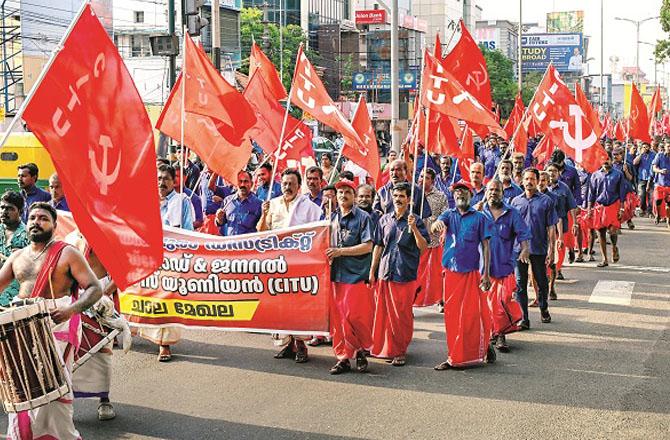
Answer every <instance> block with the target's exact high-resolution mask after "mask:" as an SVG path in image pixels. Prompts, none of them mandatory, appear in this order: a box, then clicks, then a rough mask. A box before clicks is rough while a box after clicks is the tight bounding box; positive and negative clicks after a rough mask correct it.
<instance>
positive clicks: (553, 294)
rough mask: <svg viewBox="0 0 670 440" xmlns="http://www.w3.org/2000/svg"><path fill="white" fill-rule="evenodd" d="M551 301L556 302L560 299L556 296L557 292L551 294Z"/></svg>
mask: <svg viewBox="0 0 670 440" xmlns="http://www.w3.org/2000/svg"><path fill="white" fill-rule="evenodd" d="M549 299H550V300H552V301H556V300H557V299H558V297H557V296H556V292H555V291H554V290H552V291H551V292H549Z"/></svg>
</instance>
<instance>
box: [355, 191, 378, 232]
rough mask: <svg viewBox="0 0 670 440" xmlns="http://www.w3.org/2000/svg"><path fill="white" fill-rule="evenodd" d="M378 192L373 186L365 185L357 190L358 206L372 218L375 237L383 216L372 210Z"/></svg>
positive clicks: (371, 223)
mask: <svg viewBox="0 0 670 440" xmlns="http://www.w3.org/2000/svg"><path fill="white" fill-rule="evenodd" d="M375 195H376V191H375V188H374V187H373V186H372V185H368V184H367V183H364V184H362V185H359V187H358V188H357V189H356V205H357V206H358V207H359V208H361V209H362V210H363V211H365V212H367V213H368V215H369V216H370V225H371V227H372V234H373V235H374V233H375V229H377V225H378V224H379V219H380V218H381V216H382V213H381V212H379V211H375V210H374V209H372V203H373V202H374V200H375Z"/></svg>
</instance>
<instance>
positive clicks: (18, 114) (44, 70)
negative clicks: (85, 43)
mask: <svg viewBox="0 0 670 440" xmlns="http://www.w3.org/2000/svg"><path fill="white" fill-rule="evenodd" d="M90 3H91V2H90V0H87V1H85V2H82V4H81V6H80V7H79V11H77V15H76V16H75V17H74V19H73V20H72V22H71V23H70V26H68V28H67V29H66V30H65V34H63V37H62V38H61V40H60V42H58V45H57V46H56V47H55V48H54V50H53V51H52V52H51V57H50V58H49V61H47V63H46V64H45V65H44V67H43V68H42V71H41V72H40V75H39V76H38V77H37V80H36V81H35V84H33V87H32V88H31V89H30V92H28V96H26V97H25V99H24V100H23V103H22V104H21V107H19V109H18V111H17V112H16V114H14V118H13V119H12V121H11V122H10V123H9V126H8V127H7V131H6V132H5V133H4V134H3V136H2V140H0V148H2V147H3V146H4V145H5V143H6V142H7V139H8V138H9V135H10V134H12V131H13V130H14V127H15V126H16V124H17V123H18V122H19V121H20V120H21V117H22V116H23V113H24V112H25V111H26V108H27V107H28V104H30V101H32V99H33V96H35V93H36V92H37V89H38V88H39V87H40V85H41V84H42V81H43V80H44V77H45V76H46V74H47V72H48V71H49V69H51V66H52V65H53V63H54V61H55V60H56V56H57V55H58V53H59V52H60V51H61V50H62V49H63V44H65V40H67V39H68V37H69V36H70V34H71V33H72V29H73V28H74V25H75V24H77V22H78V21H79V19H80V18H81V16H82V15H83V13H84V9H86V6H88V5H90ZM91 12H93V11H91Z"/></svg>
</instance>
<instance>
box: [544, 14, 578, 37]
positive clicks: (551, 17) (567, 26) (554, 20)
mask: <svg viewBox="0 0 670 440" xmlns="http://www.w3.org/2000/svg"><path fill="white" fill-rule="evenodd" d="M547 32H549V33H566V32H567V33H575V32H577V33H580V34H581V33H583V32H584V11H566V12H548V13H547Z"/></svg>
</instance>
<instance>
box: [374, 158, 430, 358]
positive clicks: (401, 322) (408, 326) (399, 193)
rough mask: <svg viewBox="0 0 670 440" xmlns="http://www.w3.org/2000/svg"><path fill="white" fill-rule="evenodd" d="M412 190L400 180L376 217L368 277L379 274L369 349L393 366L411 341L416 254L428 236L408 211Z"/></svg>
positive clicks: (424, 244) (417, 260) (415, 287)
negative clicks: (388, 204)
mask: <svg viewBox="0 0 670 440" xmlns="http://www.w3.org/2000/svg"><path fill="white" fill-rule="evenodd" d="M391 173H392V174H393V171H391ZM411 192H412V187H411V186H410V184H409V183H407V182H399V183H397V184H396V185H395V186H394V187H393V189H392V197H393V208H394V210H393V212H391V213H387V214H384V215H383V216H382V217H381V218H380V219H379V226H378V227H377V230H376V231H375V235H374V244H375V247H374V250H373V253H372V265H371V267H370V278H369V279H370V284H371V285H374V284H375V282H376V281H377V278H379V282H378V285H377V287H376V299H377V301H376V304H375V319H374V329H373V336H372V340H373V343H372V350H371V353H372V355H373V356H375V357H380V358H386V359H390V362H391V364H392V365H393V366H396V367H401V366H403V365H405V362H406V359H405V355H406V353H407V347H408V346H409V344H410V342H412V333H413V331H414V316H413V315H412V303H413V302H414V297H415V295H416V289H417V284H418V283H417V269H418V267H419V256H420V254H421V252H424V251H425V250H426V248H427V247H428V240H429V239H430V237H429V236H428V231H427V230H426V227H425V226H424V224H423V221H422V220H421V219H420V218H418V216H417V215H416V214H414V213H410V212H409V201H410V198H411ZM426 205H428V204H427V203H426ZM377 273H379V277H377Z"/></svg>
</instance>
